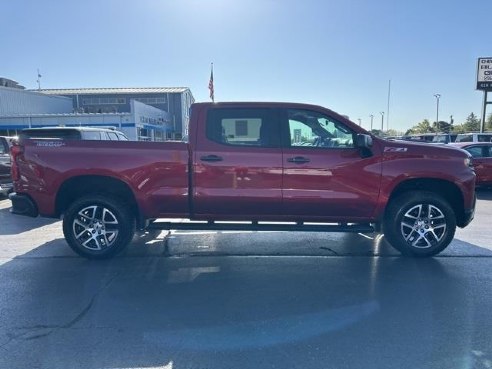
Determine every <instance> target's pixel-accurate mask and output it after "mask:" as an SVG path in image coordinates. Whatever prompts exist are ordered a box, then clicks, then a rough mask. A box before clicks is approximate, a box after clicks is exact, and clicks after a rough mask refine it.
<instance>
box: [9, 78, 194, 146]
mask: <svg viewBox="0 0 492 369" xmlns="http://www.w3.org/2000/svg"><path fill="white" fill-rule="evenodd" d="M193 102H194V98H193V95H192V94H191V91H190V89H189V88H186V87H180V88H168V87H151V88H85V89H56V90H54V89H50V90H25V89H22V88H19V87H4V86H0V135H7V136H12V135H16V134H18V132H19V131H20V130H22V129H24V128H30V127H46V126H91V127H114V128H116V129H118V130H121V131H122V132H124V133H125V134H126V135H127V136H128V137H129V138H130V139H131V140H141V141H164V140H168V139H181V137H183V136H185V135H187V134H188V124H189V110H190V106H191V104H192V103H193Z"/></svg>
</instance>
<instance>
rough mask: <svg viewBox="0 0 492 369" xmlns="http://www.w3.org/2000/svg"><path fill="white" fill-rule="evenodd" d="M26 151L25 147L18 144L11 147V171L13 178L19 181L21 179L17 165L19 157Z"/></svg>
mask: <svg viewBox="0 0 492 369" xmlns="http://www.w3.org/2000/svg"><path fill="white" fill-rule="evenodd" d="M23 152H24V148H23V147H22V146H20V145H18V144H14V145H13V146H12V147H11V148H10V159H11V162H12V163H11V165H12V166H11V167H10V172H11V174H12V180H13V181H18V180H19V179H20V174H19V166H18V165H17V158H18V157H19V155H21V154H22V153H23Z"/></svg>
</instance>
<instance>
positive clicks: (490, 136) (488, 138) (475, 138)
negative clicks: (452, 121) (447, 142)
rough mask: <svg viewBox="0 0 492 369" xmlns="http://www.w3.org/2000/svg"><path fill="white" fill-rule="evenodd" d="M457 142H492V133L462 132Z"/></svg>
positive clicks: (457, 137)
mask: <svg viewBox="0 0 492 369" xmlns="http://www.w3.org/2000/svg"><path fill="white" fill-rule="evenodd" d="M455 142H492V132H491V133H460V134H459V135H458V136H456V141H455Z"/></svg>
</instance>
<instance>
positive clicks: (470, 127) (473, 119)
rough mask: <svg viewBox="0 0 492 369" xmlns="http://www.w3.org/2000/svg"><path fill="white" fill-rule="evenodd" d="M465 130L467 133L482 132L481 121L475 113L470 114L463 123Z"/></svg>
mask: <svg viewBox="0 0 492 369" xmlns="http://www.w3.org/2000/svg"><path fill="white" fill-rule="evenodd" d="M463 128H464V130H465V131H466V132H473V131H475V132H477V131H480V119H478V118H477V116H476V115H475V114H474V113H473V112H472V113H470V115H469V116H468V117H467V118H466V121H465V122H464V123H463Z"/></svg>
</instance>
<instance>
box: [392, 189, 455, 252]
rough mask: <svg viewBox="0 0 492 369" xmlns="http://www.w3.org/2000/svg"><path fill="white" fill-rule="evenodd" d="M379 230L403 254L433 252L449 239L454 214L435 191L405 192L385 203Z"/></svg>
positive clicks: (453, 226) (452, 232) (452, 228)
mask: <svg viewBox="0 0 492 369" xmlns="http://www.w3.org/2000/svg"><path fill="white" fill-rule="evenodd" d="M383 231H384V236H385V237H386V238H387V240H388V241H389V243H390V244H391V245H392V246H393V247H394V248H395V249H397V250H398V251H400V252H401V253H402V254H403V255H409V256H417V257H426V256H433V255H436V254H438V253H440V252H441V251H442V250H444V249H445V248H446V247H447V246H448V245H449V244H450V243H451V241H452V240H453V237H454V233H455V231H456V216H455V214H454V211H453V209H452V208H451V206H450V205H449V203H448V202H447V201H446V200H445V199H444V198H443V197H441V196H440V195H438V194H436V193H433V192H427V191H414V192H407V193H404V194H402V195H400V196H398V197H397V198H395V199H394V200H392V201H391V202H390V204H389V205H388V208H387V210H386V214H385V218H384V223H383Z"/></svg>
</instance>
